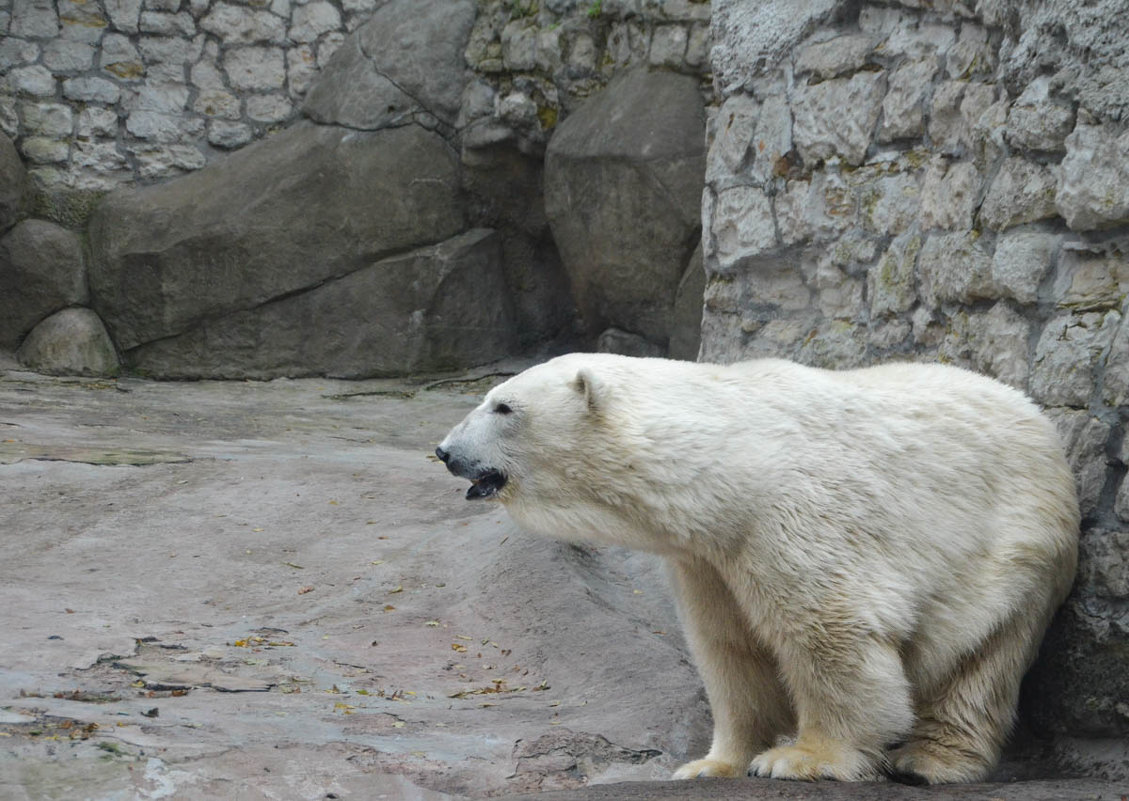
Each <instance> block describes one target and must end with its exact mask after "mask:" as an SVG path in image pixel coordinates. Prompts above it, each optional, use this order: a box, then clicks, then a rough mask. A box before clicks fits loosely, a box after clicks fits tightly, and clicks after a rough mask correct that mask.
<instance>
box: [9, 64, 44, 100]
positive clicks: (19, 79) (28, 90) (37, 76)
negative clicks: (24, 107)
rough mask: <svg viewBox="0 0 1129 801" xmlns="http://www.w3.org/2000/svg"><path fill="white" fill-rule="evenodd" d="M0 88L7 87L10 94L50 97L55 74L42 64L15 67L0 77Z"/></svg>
mask: <svg viewBox="0 0 1129 801" xmlns="http://www.w3.org/2000/svg"><path fill="white" fill-rule="evenodd" d="M0 88H9V91H10V92H11V93H12V94H24V95H31V96H32V97H50V96H52V95H54V94H55V76H54V75H52V74H51V71H50V70H49V69H47V68H46V67H44V66H43V65H42V64H32V65H31V66H29V67H17V68H16V69H14V70H12V71H11V72H9V73H8V74H7V75H6V76H4V77H3V78H0Z"/></svg>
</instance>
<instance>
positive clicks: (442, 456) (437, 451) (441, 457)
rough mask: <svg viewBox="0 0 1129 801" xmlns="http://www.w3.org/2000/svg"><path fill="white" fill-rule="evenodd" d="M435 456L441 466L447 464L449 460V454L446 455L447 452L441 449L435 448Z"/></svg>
mask: <svg viewBox="0 0 1129 801" xmlns="http://www.w3.org/2000/svg"><path fill="white" fill-rule="evenodd" d="M435 455H436V456H438V457H439V461H441V462H442V463H443V464H447V460H448V459H450V458H451V454H449V453H447V451H445V450H443V449H442V448H436V449H435Z"/></svg>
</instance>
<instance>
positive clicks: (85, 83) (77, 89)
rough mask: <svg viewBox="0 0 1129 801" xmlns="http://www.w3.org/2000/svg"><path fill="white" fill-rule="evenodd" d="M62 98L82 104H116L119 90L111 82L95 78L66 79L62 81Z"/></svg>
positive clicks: (119, 93)
mask: <svg viewBox="0 0 1129 801" xmlns="http://www.w3.org/2000/svg"><path fill="white" fill-rule="evenodd" d="M63 97H65V98H67V99H68V100H78V101H80V102H83V103H107V104H112V103H117V102H118V98H120V97H121V89H120V88H119V87H118V85H117V84H116V83H114V82H113V81H108V80H106V79H105V78H99V77H97V76H84V77H79V78H68V79H67V80H65V81H63Z"/></svg>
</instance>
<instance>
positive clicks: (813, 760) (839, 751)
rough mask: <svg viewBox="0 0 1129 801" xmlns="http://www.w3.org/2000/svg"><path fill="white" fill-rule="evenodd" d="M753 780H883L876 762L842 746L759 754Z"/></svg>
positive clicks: (800, 744)
mask: <svg viewBox="0 0 1129 801" xmlns="http://www.w3.org/2000/svg"><path fill="white" fill-rule="evenodd" d="M749 775H750V776H762V777H764V778H773V779H798V780H801V781H816V780H817V779H837V780H839V781H843V782H859V781H869V780H872V779H877V778H879V775H878V771H877V769H876V768H875V766H874V763H873V761H872V760H870V759H868V758H867V757H866V755H865V754H863V753H862V752H861V751H858V750H856V749H854V748H850V747H849V746H846V745H841V744H838V743H826V744H820V745H814V744H805V743H804V742H803V740H802V739H801V740H798V741H797V742H796V743H795V745H784V746H778V747H776V748H770V749H768V750H767V751H765V752H763V753H761V754H758V755H757V756H756V757H754V758H753V761H752V762H751V763H750V764H749Z"/></svg>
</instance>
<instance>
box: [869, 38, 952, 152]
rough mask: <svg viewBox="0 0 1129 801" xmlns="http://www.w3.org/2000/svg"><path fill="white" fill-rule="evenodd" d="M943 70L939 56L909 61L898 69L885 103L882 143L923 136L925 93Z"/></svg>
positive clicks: (883, 105)
mask: <svg viewBox="0 0 1129 801" xmlns="http://www.w3.org/2000/svg"><path fill="white" fill-rule="evenodd" d="M939 67H940V64H939V61H938V59H937V57H936V56H929V57H926V58H923V59H921V60H920V61H907V62H906V63H904V64H902V65H901V66H900V67H898V68H897V69H896V70H894V72H893V73H892V74H891V75H890V82H889V88H888V89H887V91H886V97H885V98H884V99H883V100H882V124H881V126H880V127H879V129H878V141H879V142H893V141H895V140H897V139H906V138H910V137H919V136H921V135H922V134H923V133H924V132H925V126H924V107H923V104H924V102H925V92H926V89H927V87H928V86H929V85H930V83H932V81H933V76H934V75H936V74H937V70H938V69H939Z"/></svg>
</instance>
